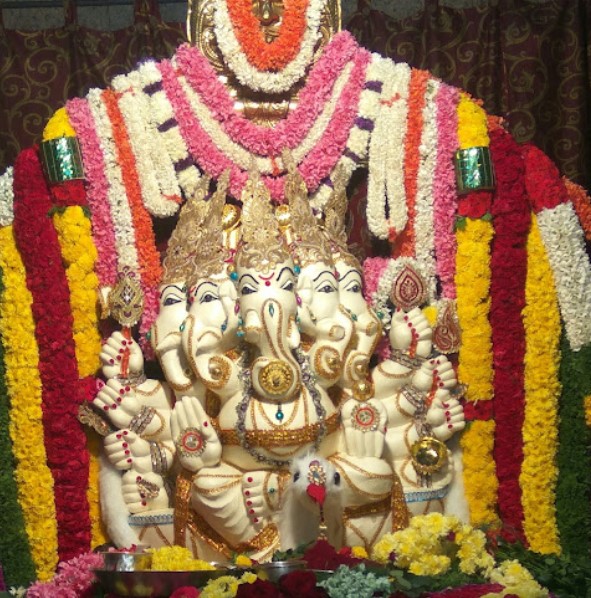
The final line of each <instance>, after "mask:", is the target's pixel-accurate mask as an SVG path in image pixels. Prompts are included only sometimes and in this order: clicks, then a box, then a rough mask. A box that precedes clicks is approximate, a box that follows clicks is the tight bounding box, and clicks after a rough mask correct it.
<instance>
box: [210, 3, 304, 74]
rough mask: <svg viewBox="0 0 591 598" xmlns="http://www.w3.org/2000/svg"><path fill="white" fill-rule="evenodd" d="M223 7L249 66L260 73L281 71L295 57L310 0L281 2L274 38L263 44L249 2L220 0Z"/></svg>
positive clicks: (258, 26)
mask: <svg viewBox="0 0 591 598" xmlns="http://www.w3.org/2000/svg"><path fill="white" fill-rule="evenodd" d="M222 3H223V4H225V5H226V7H227V8H226V9H227V11H228V14H229V16H230V20H231V21H232V28H233V30H234V33H235V34H236V40H237V41H238V43H239V44H240V48H241V49H242V50H243V51H244V54H246V58H247V60H248V62H249V63H250V64H252V65H253V66H254V67H256V68H257V69H258V70H259V71H280V70H282V69H283V68H285V67H286V66H287V64H288V63H289V62H291V61H292V60H293V59H294V58H295V57H296V55H297V53H298V50H299V47H300V45H301V43H302V37H303V35H304V32H305V31H306V10H307V8H308V6H309V4H310V2H309V0H286V1H285V2H284V5H283V15H282V18H281V24H280V25H279V30H278V32H277V38H276V39H274V40H273V41H272V42H267V41H266V40H265V36H264V34H263V32H262V31H261V23H260V21H259V20H258V19H257V17H256V16H255V14H254V12H253V10H252V2H251V0H230V1H229V2H227V1H226V0H222V2H220V4H222ZM223 10H224V8H222V11H223Z"/></svg>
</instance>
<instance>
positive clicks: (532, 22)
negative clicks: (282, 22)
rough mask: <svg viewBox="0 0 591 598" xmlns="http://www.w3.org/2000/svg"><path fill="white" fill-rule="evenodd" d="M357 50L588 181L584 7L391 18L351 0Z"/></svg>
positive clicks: (553, 1)
mask: <svg viewBox="0 0 591 598" xmlns="http://www.w3.org/2000/svg"><path fill="white" fill-rule="evenodd" d="M348 28H349V29H350V30H351V31H353V33H354V34H355V35H356V37H357V38H358V39H359V40H360V42H361V43H362V45H364V46H366V47H367V48H369V49H371V50H373V51H375V52H379V53H380V54H384V55H386V56H390V57H391V58H393V59H395V60H397V61H403V62H408V63H409V64H410V65H411V66H414V67H416V68H421V69H426V70H429V71H431V72H432V73H433V74H434V75H436V76H437V77H440V78H441V79H442V80H444V81H445V82H447V83H450V84H452V85H455V86H457V87H461V88H462V89H465V90H466V91H468V92H469V93H470V94H471V95H473V96H474V97H476V98H481V99H482V100H483V101H484V107H485V108H486V110H487V111H488V112H489V113H490V114H495V115H499V116H503V117H504V118H505V119H506V122H507V124H508V125H509V129H510V130H511V132H512V133H513V135H514V136H515V138H516V139H517V140H518V141H532V142H533V143H535V144H536V145H537V146H538V147H540V148H541V149H543V150H544V151H545V152H546V153H547V154H548V155H549V156H550V157H551V158H552V159H553V160H554V161H555V162H556V163H557V165H558V167H559V168H560V170H561V172H562V173H563V174H565V175H567V176H569V177H570V178H571V179H573V180H575V181H576V182H578V183H579V184H582V185H584V186H586V187H587V188H589V186H590V184H591V114H590V111H591V41H590V40H589V31H590V28H591V3H589V1H588V0H569V1H568V2H564V0H547V1H545V2H531V1H524V0H489V2H488V3H487V4H486V5H485V6H481V7H479V8H464V9H454V8H449V7H444V6H440V5H439V2H437V1H435V0H425V8H424V10H423V11H422V12H420V13H419V14H416V15H415V16H413V17H410V18H406V19H403V20H394V19H392V18H389V17H388V16H387V15H384V14H383V13H381V12H378V11H375V10H371V7H370V2H369V1H368V0H359V7H358V10H357V12H356V13H355V14H354V15H353V17H352V18H351V20H350V21H349V24H348Z"/></svg>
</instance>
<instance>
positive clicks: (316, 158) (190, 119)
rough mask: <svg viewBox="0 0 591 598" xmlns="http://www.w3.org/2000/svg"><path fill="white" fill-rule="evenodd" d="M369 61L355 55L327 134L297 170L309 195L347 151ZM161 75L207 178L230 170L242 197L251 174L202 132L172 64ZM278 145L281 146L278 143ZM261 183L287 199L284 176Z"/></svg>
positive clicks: (237, 193) (233, 187)
mask: <svg viewBox="0 0 591 598" xmlns="http://www.w3.org/2000/svg"><path fill="white" fill-rule="evenodd" d="M370 59H371V55H370V54H369V52H367V51H365V50H361V49H359V50H358V51H357V52H356V55H355V57H354V66H353V69H352V71H351V75H350V77H349V81H348V83H347V85H346V86H345V89H344V90H343V91H342V93H341V95H340V97H339V100H338V104H337V107H336V109H335V111H334V113H333V115H332V117H331V119H330V121H329V124H328V126H327V128H326V131H325V133H324V134H323V136H322V137H321V139H320V141H319V142H318V144H317V145H316V146H315V147H314V148H313V149H312V150H311V151H310V152H309V153H308V155H307V156H306V157H305V158H304V160H302V162H301V163H300V164H299V166H298V170H299V172H300V174H301V175H302V176H303V178H304V180H305V181H306V185H307V187H308V190H309V191H314V190H315V189H316V188H317V187H318V185H319V184H320V182H321V181H322V179H324V178H325V177H327V176H328V175H329V174H330V172H331V170H332V169H333V168H334V166H335V164H336V163H337V161H338V160H339V158H340V157H341V155H342V154H343V152H344V150H345V148H346V144H347V139H348V137H349V132H350V130H351V128H352V127H353V126H354V121H355V117H356V116H357V111H358V106H359V98H360V95H361V91H362V90H363V85H364V83H365V72H366V69H367V65H368V64H369V61H370ZM160 72H161V74H162V82H163V87H164V90H165V93H166V95H167V97H168V100H169V101H170V103H171V104H172V106H173V108H174V110H175V113H176V117H177V121H178V124H179V129H180V131H181V134H182V136H183V137H184V139H185V141H186V142H187V145H188V147H189V151H190V152H191V154H192V156H193V158H194V159H195V161H196V162H197V164H198V165H199V166H200V167H201V168H202V169H203V170H204V171H205V172H206V173H207V174H209V175H210V176H213V177H215V178H218V177H219V176H221V174H222V173H223V172H224V171H225V170H226V169H229V170H230V192H231V193H232V195H233V196H234V197H240V193H241V191H242V188H243V187H244V185H245V183H246V180H247V178H248V173H247V172H246V171H243V170H242V169H241V168H240V167H239V166H237V165H236V164H235V163H234V162H233V161H232V160H231V159H230V158H228V157H226V156H225V155H224V154H223V153H222V152H221V151H220V150H219V149H218V148H217V147H216V146H215V143H214V141H213V140H212V139H211V138H210V137H209V135H208V134H207V133H206V132H205V131H204V130H203V128H202V126H201V124H200V123H199V121H198V119H197V118H196V116H195V115H194V114H193V111H192V110H191V106H190V103H189V101H188V100H187V98H186V97H185V95H184V93H183V91H182V88H181V86H180V83H179V81H178V80H177V75H176V72H175V70H174V67H173V66H172V64H171V63H170V61H162V62H161V63H160ZM288 138H289V133H288V132H286V133H285V135H284V136H282V139H283V142H284V143H287V139H288ZM277 143H278V144H280V145H281V142H280V141H279V140H278V141H277ZM262 180H263V182H264V183H265V185H266V186H267V187H268V189H269V190H270V192H271V197H272V199H273V200H274V201H275V202H278V203H281V202H282V201H283V197H284V184H285V176H279V177H273V176H263V177H262Z"/></svg>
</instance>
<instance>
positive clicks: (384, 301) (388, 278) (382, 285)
mask: <svg viewBox="0 0 591 598" xmlns="http://www.w3.org/2000/svg"><path fill="white" fill-rule="evenodd" d="M406 266H409V267H411V268H412V269H413V270H414V271H415V272H417V273H418V274H419V275H420V276H422V277H423V279H424V280H425V282H426V281H428V280H429V278H428V272H427V271H426V269H425V267H424V265H423V264H422V263H421V262H420V261H419V260H417V259H415V258H412V257H399V258H391V259H390V260H388V265H387V266H386V267H385V268H384V270H383V272H382V273H381V274H380V278H379V281H378V286H377V288H376V290H375V291H374V292H373V293H372V294H371V296H370V300H371V305H372V307H373V309H374V310H375V311H376V313H381V314H382V318H381V321H382V324H383V325H384V327H385V328H387V327H388V326H389V324H390V321H391V319H392V314H391V313H390V311H391V310H390V309H389V307H388V303H389V302H390V293H391V292H392V285H393V284H394V281H395V280H396V279H397V278H398V276H399V275H400V273H401V272H402V270H403V269H404V268H405V267H406ZM434 293H435V289H434V288H431V287H430V286H427V299H426V303H427V304H431V303H433V302H434V300H435V296H434Z"/></svg>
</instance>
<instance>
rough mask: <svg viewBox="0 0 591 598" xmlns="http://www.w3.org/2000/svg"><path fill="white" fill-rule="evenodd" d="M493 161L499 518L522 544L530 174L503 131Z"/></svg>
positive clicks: (494, 137) (495, 136) (495, 135)
mask: <svg viewBox="0 0 591 598" xmlns="http://www.w3.org/2000/svg"><path fill="white" fill-rule="evenodd" d="M491 155H492V161H493V165H494V169H495V173H496V178H497V190H496V193H495V197H494V201H493V204H492V214H493V224H494V231H495V232H494V243H493V245H492V247H493V249H492V254H491V293H490V294H491V307H490V322H491V326H492V341H493V364H494V396H495V398H494V417H495V421H496V429H495V448H494V455H495V462H496V464H497V476H498V479H499V490H498V500H499V514H500V516H501V519H502V521H503V523H504V524H505V526H507V527H508V528H509V529H510V530H511V531H510V533H512V534H515V536H516V537H517V538H520V539H522V538H523V507H522V505H521V486H520V484H519V476H520V474H521V464H522V462H523V436H522V427H523V419H524V406H525V405H524V392H525V391H524V357H525V330H524V326H523V320H522V316H521V312H522V310H523V308H524V307H525V281H526V271H527V251H526V242H527V234H528V230H529V225H530V213H529V205H528V203H527V196H526V188H525V169H524V166H523V159H522V156H521V150H520V148H519V146H518V145H517V142H516V141H515V140H514V139H513V138H512V137H511V135H510V134H509V133H507V132H506V131H504V130H503V129H496V130H494V131H491Z"/></svg>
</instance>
